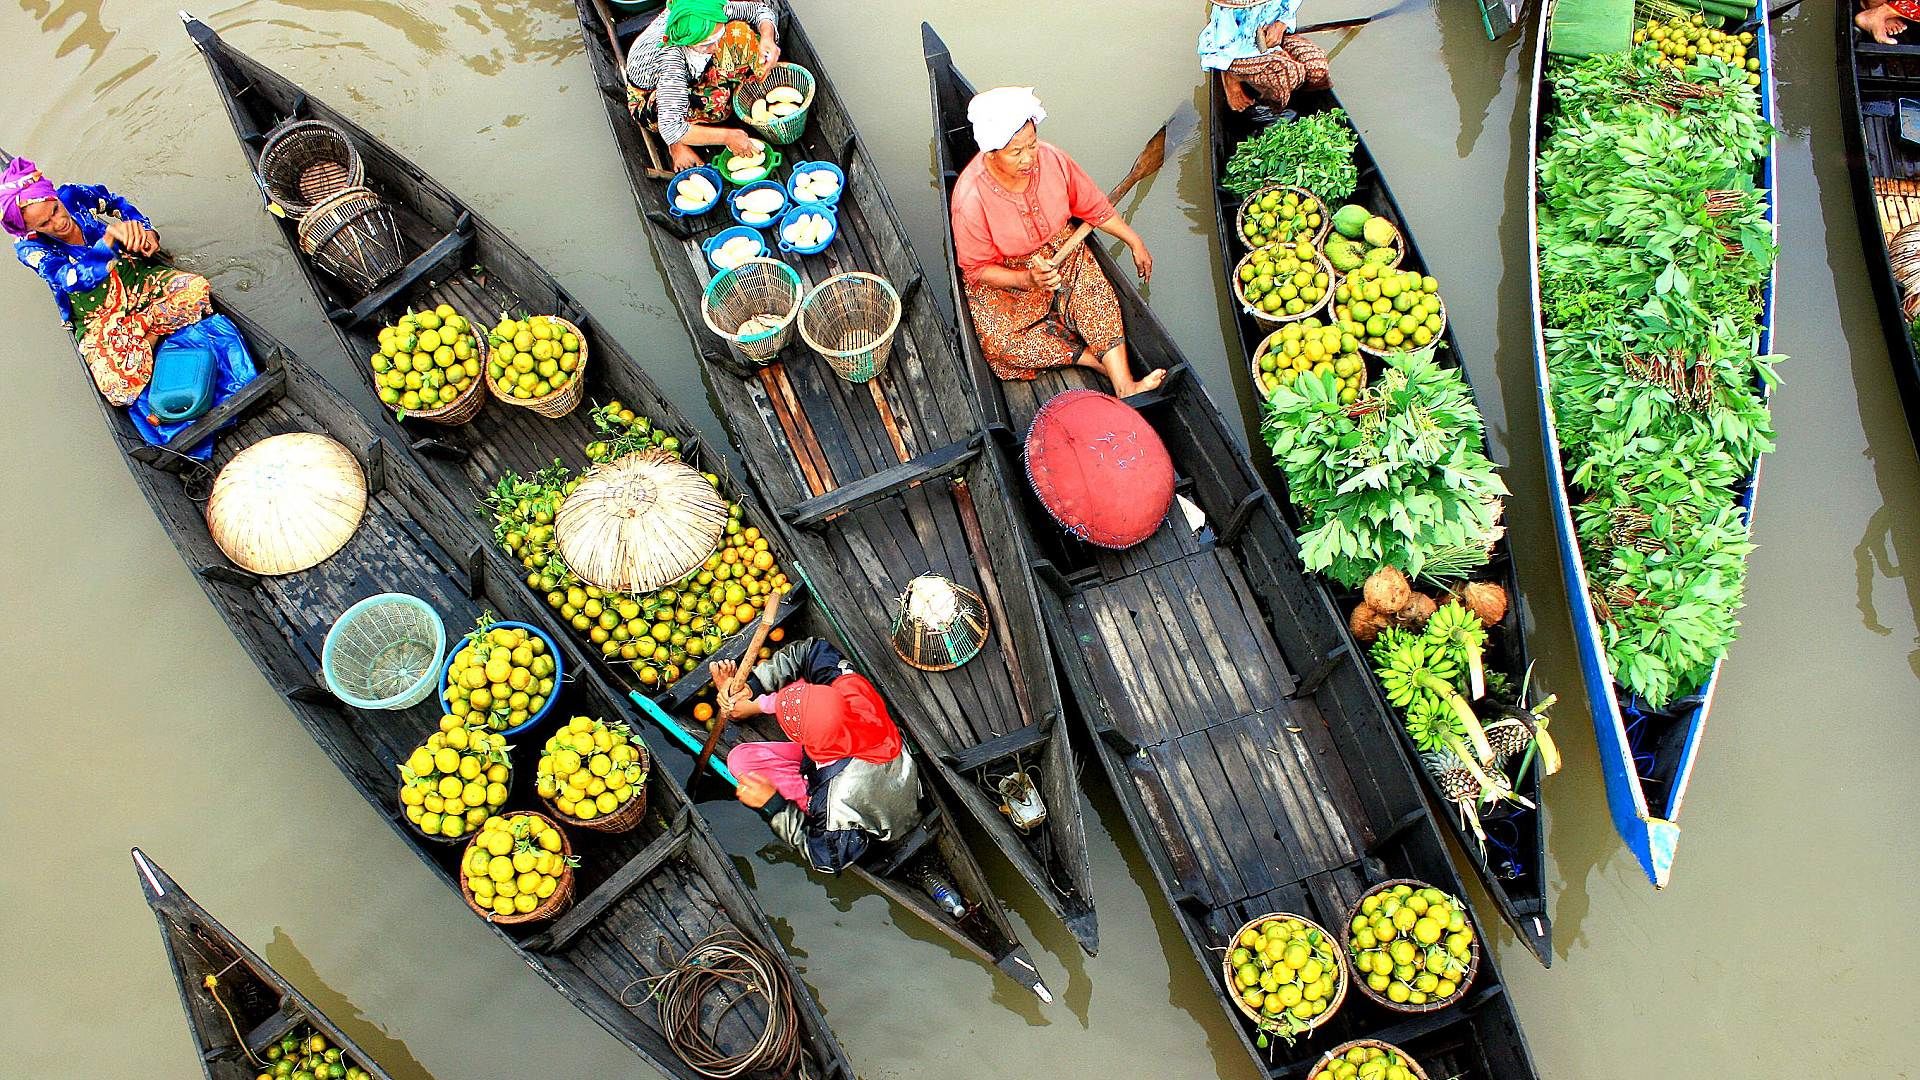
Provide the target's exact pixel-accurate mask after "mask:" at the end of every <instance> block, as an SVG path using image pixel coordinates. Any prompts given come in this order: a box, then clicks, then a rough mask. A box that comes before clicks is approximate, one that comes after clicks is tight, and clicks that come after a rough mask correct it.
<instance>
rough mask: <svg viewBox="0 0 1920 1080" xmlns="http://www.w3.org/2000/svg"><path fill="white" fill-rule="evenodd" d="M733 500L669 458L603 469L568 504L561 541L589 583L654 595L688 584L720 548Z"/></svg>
mask: <svg viewBox="0 0 1920 1080" xmlns="http://www.w3.org/2000/svg"><path fill="white" fill-rule="evenodd" d="M726 527H727V500H726V499H724V498H722V497H721V495H720V493H719V492H718V491H716V490H714V487H713V485H712V484H709V483H707V478H706V477H704V476H702V475H700V473H699V472H698V471H697V470H695V469H694V468H693V467H692V466H691V465H688V464H687V463H686V462H684V461H681V460H680V459H679V458H678V457H677V456H675V455H674V454H672V453H670V452H668V451H666V450H657V449H656V450H641V451H638V452H636V453H632V454H628V455H627V456H626V457H623V458H621V459H619V460H618V461H611V462H608V463H607V464H605V465H596V466H594V467H593V468H592V469H589V470H588V471H587V474H586V476H584V477H582V478H581V480H580V486H579V487H577V488H575V489H574V492H573V494H571V495H569V496H567V500H566V501H565V502H563V503H561V504H560V513H559V514H558V515H556V516H555V517H554V524H553V534H554V540H555V541H556V542H557V543H558V544H559V546H560V557H561V558H562V559H564V560H566V563H567V566H568V567H569V568H571V569H572V570H573V572H574V573H576V574H578V575H580V577H581V578H583V579H585V580H586V581H587V582H589V583H591V584H594V585H598V586H599V587H600V588H603V589H615V590H618V591H620V592H630V593H643V592H652V591H653V590H655V589H658V588H660V587H661V586H664V585H670V584H672V583H673V582H676V581H678V580H680V579H681V578H683V577H686V576H687V575H688V574H689V573H691V572H692V571H694V570H696V569H698V568H699V566H700V564H701V563H703V562H705V561H706V559H707V556H709V555H711V554H713V553H714V551H715V550H716V549H718V548H719V546H720V537H721V536H722V535H723V534H724V533H725V531H726Z"/></svg>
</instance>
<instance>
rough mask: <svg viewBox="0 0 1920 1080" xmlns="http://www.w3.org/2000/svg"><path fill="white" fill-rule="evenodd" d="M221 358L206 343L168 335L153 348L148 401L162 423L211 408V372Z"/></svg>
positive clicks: (212, 375) (175, 422)
mask: <svg viewBox="0 0 1920 1080" xmlns="http://www.w3.org/2000/svg"><path fill="white" fill-rule="evenodd" d="M219 367H220V358H219V357H218V356H217V355H215V353H214V351H213V350H212V349H210V348H208V347H207V346H206V345H205V344H201V343H190V342H187V341H184V340H183V341H175V340H174V339H173V338H171V337H169V338H167V339H166V340H164V341H162V342H161V343H160V347H159V348H157V349H155V350H154V351H153V378H152V380H151V381H149V382H148V383H147V404H148V406H149V407H150V408H151V410H152V412H153V415H154V416H155V417H157V418H158V419H159V422H160V423H163V424H177V423H179V422H180V421H182V420H192V419H194V418H195V417H198V416H199V415H200V414H202V413H204V412H206V411H207V410H208V409H210V408H212V407H213V391H214V385H213V384H214V374H215V372H217V371H218V370H219Z"/></svg>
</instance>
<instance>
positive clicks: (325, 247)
mask: <svg viewBox="0 0 1920 1080" xmlns="http://www.w3.org/2000/svg"><path fill="white" fill-rule="evenodd" d="M298 237H299V240H300V250H301V251H302V252H304V253H306V255H307V256H308V257H310V258H311V259H313V261H314V263H315V265H317V266H319V267H320V269H322V270H324V271H326V272H327V273H328V274H330V275H332V276H334V277H336V278H339V279H340V280H341V281H344V282H346V283H347V284H349V285H352V286H353V287H355V288H357V289H359V290H360V291H361V292H363V293H370V292H372V291H373V290H374V289H376V288H379V286H380V283H381V282H383V281H385V280H387V279H388V278H390V277H392V276H393V275H395V274H397V273H399V272H400V269H401V268H402V267H404V266H406V265H407V259H406V255H405V253H404V250H405V249H404V248H403V246H402V242H401V240H400V226H399V225H398V224H397V223H395V221H394V219H393V210H392V209H391V208H389V207H388V206H387V204H386V203H385V202H384V201H382V200H381V198H380V196H378V195H376V194H374V193H373V191H372V190H371V189H369V188H363V187H350V188H347V189H346V190H344V191H340V192H336V193H335V194H333V195H329V196H328V197H326V198H325V199H322V200H320V202H319V204H318V205H316V206H314V207H313V209H312V210H310V211H308V212H307V214H306V216H304V217H302V218H301V219H300V227H299V230H298Z"/></svg>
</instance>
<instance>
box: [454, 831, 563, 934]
mask: <svg viewBox="0 0 1920 1080" xmlns="http://www.w3.org/2000/svg"><path fill="white" fill-rule="evenodd" d="M502 816H504V817H505V818H506V819H507V820H508V821H512V820H513V819H514V818H517V817H537V818H539V819H540V820H542V821H545V822H546V823H547V824H549V825H552V826H553V827H554V829H555V830H557V831H558V832H559V833H560V854H561V855H562V856H565V857H568V858H571V857H572V855H573V840H572V839H571V838H570V837H568V836H567V830H565V829H563V828H561V827H560V826H559V825H557V824H555V823H554V821H553V819H552V818H550V817H548V816H547V815H545V814H542V813H539V812H537V811H533V810H519V811H515V812H514V813H511V814H505V815H502ZM478 839H479V833H478V831H476V832H474V833H473V834H472V835H471V836H470V837H467V838H466V840H467V848H466V850H465V851H462V852H461V853H460V898H461V899H463V900H465V901H466V902H467V906H468V907H470V908H472V909H473V913H474V914H475V915H478V916H480V917H481V918H483V919H485V920H487V921H488V922H490V923H495V924H497V925H500V926H524V925H526V924H527V923H536V922H545V921H546V920H548V919H551V918H553V917H554V916H555V915H558V914H560V913H561V912H562V911H565V910H566V909H567V905H568V904H571V903H572V902H573V878H574V873H573V867H571V866H569V867H567V868H566V869H565V870H562V871H561V872H560V883H559V884H557V885H555V886H554V888H553V895H551V896H549V897H547V898H546V899H545V900H542V901H540V905H539V906H538V907H536V908H534V909H533V910H532V911H527V912H515V913H514V914H512V915H502V914H500V913H499V912H497V911H495V910H493V909H492V908H490V907H481V906H480V903H479V901H477V900H475V899H474V898H473V890H472V889H471V888H470V887H468V885H467V876H468V875H467V860H468V858H469V857H470V856H471V855H472V854H473V850H474V848H473V845H474V842H475V841H477V840H478Z"/></svg>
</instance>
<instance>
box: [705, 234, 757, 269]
mask: <svg viewBox="0 0 1920 1080" xmlns="http://www.w3.org/2000/svg"><path fill="white" fill-rule="evenodd" d="M736 236H749V237H752V238H753V240H754V242H755V243H757V244H759V245H760V251H759V254H761V255H765V254H768V251H767V238H766V237H764V236H761V235H760V230H759V229H756V228H754V227H753V226H751V225H735V226H733V227H731V228H727V229H721V230H720V231H719V232H717V233H714V234H713V235H712V236H711V237H709V238H708V239H707V242H706V243H704V244H701V245H700V250H701V251H704V252H706V253H707V265H708V266H711V267H713V268H714V269H715V270H724V269H726V268H725V267H723V266H720V265H718V264H717V263H715V262H714V261H713V256H714V253H715V252H717V251H719V250H720V247H721V245H723V244H725V243H726V242H727V241H729V240H731V239H733V238H734V237H736Z"/></svg>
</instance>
